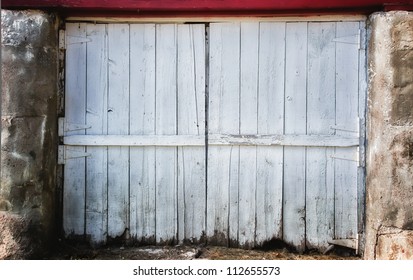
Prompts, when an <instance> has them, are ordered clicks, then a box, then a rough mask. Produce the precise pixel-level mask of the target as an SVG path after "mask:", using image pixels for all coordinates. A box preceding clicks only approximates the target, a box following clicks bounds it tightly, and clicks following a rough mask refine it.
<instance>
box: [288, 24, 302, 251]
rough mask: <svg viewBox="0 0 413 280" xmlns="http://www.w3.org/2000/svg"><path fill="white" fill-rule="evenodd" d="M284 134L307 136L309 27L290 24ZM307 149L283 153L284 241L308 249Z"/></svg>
mask: <svg viewBox="0 0 413 280" xmlns="http://www.w3.org/2000/svg"><path fill="white" fill-rule="evenodd" d="M285 69H286V70H285V71H286V72H285V75H286V81H285V134H306V111H307V108H306V89H307V88H306V87H307V75H306V74H307V23H305V22H300V23H287V30H286V67H285ZM305 159H306V148H305V147H285V149H284V197H283V200H284V207H283V237H284V241H285V242H287V243H289V244H291V245H293V246H295V247H296V248H297V250H299V251H304V249H305V176H306V174H305Z"/></svg>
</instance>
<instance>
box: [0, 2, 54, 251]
mask: <svg viewBox="0 0 413 280" xmlns="http://www.w3.org/2000/svg"><path fill="white" fill-rule="evenodd" d="M1 29H2V30H1V35H2V38H1V39H2V50H1V51H2V57H1V60H2V62H1V63H2V69H1V75H2V77H1V78H2V95H1V98H2V115H1V122H2V130H1V137H2V139H1V140H2V141H1V144H2V145H1V185H0V259H24V258H39V257H41V256H42V254H44V253H45V252H46V251H47V249H48V248H49V245H50V244H51V242H52V241H53V240H54V237H55V236H56V234H55V227H54V222H55V217H54V213H55V209H54V207H55V195H54V189H55V185H56V182H55V181H56V179H55V178H56V158H57V157H56V153H57V152H56V150H57V124H56V123H57V109H56V106H57V81H58V38H57V34H58V20H57V18H56V17H55V16H54V15H53V14H47V13H44V12H40V11H10V10H2V11H1Z"/></svg>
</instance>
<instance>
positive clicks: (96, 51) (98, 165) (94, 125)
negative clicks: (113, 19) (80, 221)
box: [86, 24, 108, 244]
mask: <svg viewBox="0 0 413 280" xmlns="http://www.w3.org/2000/svg"><path fill="white" fill-rule="evenodd" d="M87 38H88V39H90V42H88V43H87V62H86V63H87V65H93V66H94V67H87V73H86V79H87V81H88V82H87V85H86V87H87V109H86V124H87V125H89V126H90V129H87V131H86V134H91V135H104V134H107V98H108V81H107V75H108V72H107V70H108V37H107V26H106V25H104V24H98V25H96V24H88V25H87ZM87 152H88V153H90V156H89V157H87V159H86V174H87V175H86V235H88V236H90V239H91V241H92V242H94V243H98V244H101V243H105V242H106V238H107V217H108V216H107V215H108V213H107V211H108V209H107V198H108V184H107V183H108V180H107V174H108V173H107V163H108V161H107V148H106V147H104V146H103V147H90V146H88V147H87Z"/></svg>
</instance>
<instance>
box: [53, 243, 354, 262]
mask: <svg viewBox="0 0 413 280" xmlns="http://www.w3.org/2000/svg"><path fill="white" fill-rule="evenodd" d="M48 259H54V260H82V259H83V260H192V259H204V260H358V259H360V258H359V257H358V256H355V254H354V252H353V251H350V250H346V249H342V248H334V249H333V250H331V251H330V252H329V253H327V254H320V253H318V252H308V253H305V254H297V253H294V252H291V251H289V250H288V249H286V248H284V249H269V250H244V249H236V248H226V247H215V246H190V245H177V246H163V247H161V246H144V247H124V246H110V247H104V248H99V249H93V248H90V247H88V246H85V245H68V244H60V245H59V246H58V248H56V250H55V252H54V253H53V254H52V255H51V256H50V258H48Z"/></svg>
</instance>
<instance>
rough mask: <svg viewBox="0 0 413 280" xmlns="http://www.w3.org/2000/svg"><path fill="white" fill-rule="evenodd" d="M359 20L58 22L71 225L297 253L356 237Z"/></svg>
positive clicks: (142, 237) (107, 233) (101, 236)
mask: <svg viewBox="0 0 413 280" xmlns="http://www.w3.org/2000/svg"><path fill="white" fill-rule="evenodd" d="M364 28H365V27H364V23H363V22H249V23H211V24H209V27H207V25H204V24H190V25H189V24H86V23H68V24H67V25H66V73H67V74H66V104H65V118H64V120H62V122H61V123H62V125H61V134H62V135H63V136H64V137H63V141H64V144H65V146H64V147H63V148H62V156H61V162H62V163H64V164H65V167H64V172H65V175H64V201H63V205H64V211H63V212H64V213H63V215H64V217H63V218H64V231H65V234H66V235H67V236H70V235H85V236H88V237H89V238H90V240H91V241H92V242H94V243H103V242H105V241H106V240H107V239H108V238H116V237H123V238H132V239H135V240H137V241H139V242H148V243H160V244H161V243H167V242H180V241H185V240H189V241H195V242H196V241H200V240H204V239H205V238H206V239H207V240H208V241H209V242H210V243H216V244H221V245H240V246H243V247H253V246H260V245H263V244H264V243H265V242H267V241H270V240H273V239H276V240H284V241H285V242H287V243H289V244H291V245H293V246H294V247H296V248H297V249H299V250H304V249H305V248H309V249H311V248H317V249H324V248H326V247H327V246H328V242H332V241H333V240H337V239H338V240H347V241H348V240H350V241H354V240H356V239H357V233H358V230H359V229H360V227H361V222H360V221H361V220H362V217H361V218H360V217H359V216H360V215H362V212H361V211H360V209H362V207H363V204H362V201H363V199H364V186H363V178H364V175H363V168H362V167H360V165H362V164H363V161H361V162H360V161H359V158H363V151H364V146H363V145H361V146H359V143H362V142H363V139H364V137H363V130H361V131H360V128H362V129H363V125H360V123H362V124H363V119H364V108H365V104H364V102H365V101H364V100H365V79H366V77H365V61H364V53H365V50H364V49H363V48H362V47H361V45H362V44H360V39H361V38H362V36H360V30H362V31H363V30H364ZM207 30H209V31H208V32H207V33H208V34H206V31H207ZM206 42H209V43H206ZM205 101H207V102H205ZM206 116H207V119H208V122H206V121H205V120H206ZM206 132H207V133H206ZM206 144H207V145H206ZM358 215H359V216H358Z"/></svg>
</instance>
